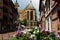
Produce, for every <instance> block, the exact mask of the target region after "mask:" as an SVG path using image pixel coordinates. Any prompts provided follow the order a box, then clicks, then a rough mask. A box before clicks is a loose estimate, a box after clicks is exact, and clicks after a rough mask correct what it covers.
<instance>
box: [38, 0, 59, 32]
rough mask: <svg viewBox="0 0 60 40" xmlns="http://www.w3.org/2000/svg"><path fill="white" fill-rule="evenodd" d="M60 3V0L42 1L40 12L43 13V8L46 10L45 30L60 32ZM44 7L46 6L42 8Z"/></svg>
mask: <svg viewBox="0 0 60 40" xmlns="http://www.w3.org/2000/svg"><path fill="white" fill-rule="evenodd" d="M59 2H60V1H59V0H40V8H39V9H40V12H42V11H43V10H42V8H44V11H45V13H44V15H45V22H46V27H45V30H49V31H55V32H59V30H60V16H59V15H60V14H59V13H60V12H59V9H60V3H59ZM42 5H44V6H43V7H42ZM41 14H42V13H41ZM41 18H42V17H41ZM42 20H44V19H42Z"/></svg>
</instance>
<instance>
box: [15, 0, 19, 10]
mask: <svg viewBox="0 0 60 40" xmlns="http://www.w3.org/2000/svg"><path fill="white" fill-rule="evenodd" d="M18 7H19V4H18V2H17V0H16V2H15V8H16V9H17V10H18Z"/></svg>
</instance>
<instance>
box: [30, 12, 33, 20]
mask: <svg viewBox="0 0 60 40" xmlns="http://www.w3.org/2000/svg"><path fill="white" fill-rule="evenodd" d="M30 20H33V11H31V12H30Z"/></svg>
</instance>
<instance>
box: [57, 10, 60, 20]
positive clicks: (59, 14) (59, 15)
mask: <svg viewBox="0 0 60 40" xmlns="http://www.w3.org/2000/svg"><path fill="white" fill-rule="evenodd" d="M57 16H58V18H59V20H60V9H59V10H58V14H57Z"/></svg>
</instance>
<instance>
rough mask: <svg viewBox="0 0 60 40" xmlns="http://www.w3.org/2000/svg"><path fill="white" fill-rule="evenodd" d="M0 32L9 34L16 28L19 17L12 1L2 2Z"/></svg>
mask: <svg viewBox="0 0 60 40" xmlns="http://www.w3.org/2000/svg"><path fill="white" fill-rule="evenodd" d="M0 14H1V16H0V18H1V19H0V23H1V26H0V32H7V31H11V30H13V28H16V27H15V26H14V23H15V21H16V20H17V17H18V12H17V9H16V8H15V6H14V4H13V2H12V0H0Z"/></svg>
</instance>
